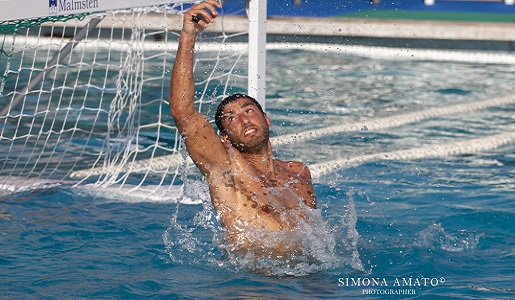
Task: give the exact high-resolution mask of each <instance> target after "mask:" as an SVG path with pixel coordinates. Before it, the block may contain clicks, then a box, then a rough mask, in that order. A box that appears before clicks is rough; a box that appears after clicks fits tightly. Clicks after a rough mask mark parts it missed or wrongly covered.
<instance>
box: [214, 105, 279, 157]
mask: <svg viewBox="0 0 515 300" xmlns="http://www.w3.org/2000/svg"><path fill="white" fill-rule="evenodd" d="M222 124H223V126H224V128H225V135H226V136H227V138H228V139H229V141H230V142H231V144H232V145H233V146H234V147H236V149H238V150H239V151H241V152H245V153H257V152H259V151H260V150H261V149H262V148H263V147H264V146H266V144H267V143H268V138H269V135H270V130H269V126H270V120H269V119H268V117H267V116H266V115H265V114H263V113H261V111H260V110H259V108H258V107H257V106H256V105H255V104H254V102H252V100H250V99H247V98H240V99H238V100H236V101H234V102H232V103H229V104H227V105H226V106H225V107H224V110H223V115H222Z"/></svg>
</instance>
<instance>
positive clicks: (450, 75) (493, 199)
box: [0, 50, 515, 299]
mask: <svg viewBox="0 0 515 300" xmlns="http://www.w3.org/2000/svg"><path fill="white" fill-rule="evenodd" d="M268 64H269V65H268V72H267V80H268V82H267V99H268V100H267V105H266V106H267V112H268V114H269V116H270V117H271V119H272V123H273V125H272V128H271V129H272V135H273V136H279V135H282V134H288V133H295V132H299V131H305V130H310V129H316V128H321V127H324V126H331V125H335V124H349V123H352V122H358V121H360V122H362V121H365V122H366V121H367V120H374V119H376V118H383V117H388V116H395V115H400V114H404V113H409V112H413V111H421V110H424V109H429V108H435V107H444V106H450V105H453V104H456V103H466V102H473V101H477V100H485V99H495V98H500V97H505V96H510V95H513V94H515V85H513V82H514V79H515V76H514V75H513V74H515V66H514V65H502V64H497V65H495V64H473V63H453V62H445V63H442V62H434V61H396V60H379V59H377V60H374V59H370V58H363V57H355V56H346V55H341V54H335V53H326V52H323V51H322V52H317V53H315V52H308V51H301V50H281V51H279V50H278V51H270V53H269V57H268ZM144 117H148V116H144ZM514 121H515V105H514V104H511V105H505V106H502V107H492V108H488V109H484V110H481V111H474V112H470V113H463V114H460V115H446V116H442V117H435V118H431V119H427V120H422V121H420V122H413V123H410V124H408V125H404V126H401V127H395V128H389V129H384V130H376V131H367V130H362V131H358V132H352V133H340V134H337V135H331V136H327V137H322V138H318V139H315V140H313V141H308V142H303V143H294V144H290V145H284V146H280V147H277V149H276V152H277V156H278V157H280V158H282V159H284V160H300V161H303V162H305V163H307V164H313V163H319V162H324V161H329V160H331V159H335V158H341V157H353V156H358V155H362V154H368V153H377V152H385V151H394V150H400V149H407V148H416V147H422V146H425V145H429V144H439V143H447V142H451V141H457V140H467V139H472V138H476V137H481V136H488V135H493V134H497V133H502V132H510V131H513V130H515V125H514V123H515V122H514ZM0 147H1V146H0ZM184 181H185V184H186V186H185V188H186V195H185V196H188V197H190V198H196V199H197V200H202V201H203V204H202V205H191V204H184V203H158V202H150V201H149V202H137V203H133V202H128V201H125V199H119V198H116V197H113V196H110V195H109V194H107V193H105V194H97V195H95V196H92V194H91V193H87V192H85V191H84V190H81V189H76V188H71V187H53V188H47V189H38V190H32V191H26V192H22V193H17V194H10V195H6V196H3V197H2V198H0V248H1V249H2V251H1V253H0V266H1V270H2V271H1V272H0V283H1V286H2V288H1V289H2V298H5V299H77V298H88V299H97V298H99V299H100V298H101V299H131V298H150V299H317V298H323V299H370V298H381V297H383V298H395V299H396V298H417V299H426V298H427V299H435V298H437V297H441V298H446V299H449V298H450V299H484V298H495V299H509V298H513V297H515V289H514V288H513V284H512V283H513V281H514V280H515V272H514V269H513V266H514V265H515V248H514V245H515V230H514V227H513V225H512V224H513V222H514V217H515V204H514V203H515V201H514V200H515V198H514V195H515V193H514V189H515V184H514V182H515V145H514V144H513V143H512V144H508V145H505V146H502V147H499V148H496V149H493V150H489V151H487V152H482V153H477V154H468V155H458V156H453V157H446V158H426V159H418V160H413V161H411V160H404V161H394V160H378V161H374V162H367V163H364V164H362V165H359V166H353V167H348V168H342V169H341V170H338V171H337V172H334V173H331V174H328V175H325V176H322V177H319V178H316V179H315V189H316V192H317V198H318V206H319V213H320V214H321V216H322V218H323V220H324V222H325V224H323V225H320V226H321V227H320V228H318V229H323V230H322V231H319V232H311V233H306V239H311V240H313V243H320V244H321V245H324V242H327V244H331V245H332V246H331V247H327V249H325V250H324V251H325V252H324V253H325V254H326V256H325V260H324V262H323V263H322V262H317V263H310V262H295V263H292V264H291V265H286V266H284V265H282V266H272V267H271V272H270V273H268V274H262V273H260V272H256V269H253V268H252V267H247V266H246V265H245V264H244V263H242V262H240V263H234V262H231V261H228V260H227V259H226V257H224V256H223V255H222V254H221V253H220V250H219V246H220V244H219V242H218V240H217V235H218V234H219V232H220V228H219V224H218V222H217V220H216V218H215V216H214V213H213V211H212V208H211V206H210V204H209V200H208V199H209V196H208V194H207V189H206V185H205V182H204V181H202V180H200V179H195V178H190V179H185V180H184Z"/></svg>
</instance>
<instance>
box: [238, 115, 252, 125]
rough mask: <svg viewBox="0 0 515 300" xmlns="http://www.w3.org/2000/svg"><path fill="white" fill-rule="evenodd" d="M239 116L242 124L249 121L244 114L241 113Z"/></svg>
mask: <svg viewBox="0 0 515 300" xmlns="http://www.w3.org/2000/svg"><path fill="white" fill-rule="evenodd" d="M239 118H240V120H241V122H242V123H243V124H248V123H249V122H250V120H249V117H248V116H247V115H245V114H241V115H240V116H239Z"/></svg>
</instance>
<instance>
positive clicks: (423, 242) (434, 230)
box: [415, 223, 484, 252]
mask: <svg viewBox="0 0 515 300" xmlns="http://www.w3.org/2000/svg"><path fill="white" fill-rule="evenodd" d="M483 236H484V234H482V233H480V234H475V233H470V232H468V231H466V230H461V231H459V233H457V234H455V235H453V234H449V233H447V232H445V230H444V228H443V227H442V225H441V224H440V223H438V224H432V225H431V226H429V227H428V228H426V229H424V230H422V231H421V232H420V233H419V234H418V237H417V239H416V241H415V246H418V247H423V248H429V249H432V250H435V249H441V250H445V251H448V252H463V251H469V250H474V249H476V247H477V245H478V244H479V239H480V238H482V237H483Z"/></svg>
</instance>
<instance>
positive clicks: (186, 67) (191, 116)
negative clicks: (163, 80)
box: [169, 0, 227, 175]
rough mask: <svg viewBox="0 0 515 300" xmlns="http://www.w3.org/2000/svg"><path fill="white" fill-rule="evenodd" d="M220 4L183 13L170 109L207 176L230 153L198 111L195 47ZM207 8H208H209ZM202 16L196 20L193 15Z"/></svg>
mask: <svg viewBox="0 0 515 300" xmlns="http://www.w3.org/2000/svg"><path fill="white" fill-rule="evenodd" d="M216 7H220V5H219V4H218V2H217V1H214V0H208V1H206V2H203V3H200V4H197V5H194V6H192V7H191V8H190V9H189V10H188V11H187V12H186V13H185V15H184V22H183V28H182V31H181V35H180V40H179V48H178V49H177V55H176V58H175V63H174V66H173V69H172V77H171V80H170V95H169V104H170V111H171V113H172V116H173V118H174V120H175V125H176V126H177V128H178V130H179V132H180V134H181V135H182V136H183V138H184V141H185V143H186V147H187V149H188V153H189V154H190V156H191V158H192V159H193V161H194V162H195V164H196V165H197V167H198V168H199V169H200V171H201V172H202V173H203V174H204V175H206V174H207V173H208V172H209V165H214V164H218V163H220V162H221V161H226V158H227V157H226V156H227V152H226V150H225V146H224V145H223V144H222V142H221V141H220V138H219V137H218V135H217V134H216V131H215V130H214V128H213V126H212V125H211V124H210V123H209V121H208V120H207V119H206V117H205V116H203V115H202V114H201V113H199V112H198V111H197V110H196V108H195V104H194V101H193V100H194V94H195V82H194V79H193V50H194V47H195V40H196V37H197V35H198V34H199V33H200V32H201V31H202V30H204V29H205V28H206V27H207V26H208V25H209V24H210V23H212V22H213V21H214V18H215V17H216V16H217V14H218V12H217V11H216ZM206 9H207V10H206ZM193 16H196V17H198V18H199V19H200V21H198V22H194V21H193V20H192V17H193Z"/></svg>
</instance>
